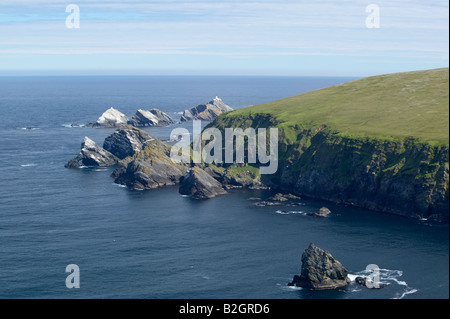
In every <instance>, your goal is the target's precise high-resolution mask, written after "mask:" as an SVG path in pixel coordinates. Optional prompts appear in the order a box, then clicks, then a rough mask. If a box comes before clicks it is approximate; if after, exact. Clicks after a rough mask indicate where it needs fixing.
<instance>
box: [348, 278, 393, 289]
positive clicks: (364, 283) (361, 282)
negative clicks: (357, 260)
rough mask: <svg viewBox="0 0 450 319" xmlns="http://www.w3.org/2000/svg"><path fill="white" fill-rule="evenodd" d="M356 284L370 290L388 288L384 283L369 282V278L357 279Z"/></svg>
mask: <svg viewBox="0 0 450 319" xmlns="http://www.w3.org/2000/svg"><path fill="white" fill-rule="evenodd" d="M355 283H357V284H358V285H360V286H364V287H366V288H369V289H382V288H384V287H386V285H385V284H383V283H374V282H372V280H368V278H367V277H356V278H355Z"/></svg>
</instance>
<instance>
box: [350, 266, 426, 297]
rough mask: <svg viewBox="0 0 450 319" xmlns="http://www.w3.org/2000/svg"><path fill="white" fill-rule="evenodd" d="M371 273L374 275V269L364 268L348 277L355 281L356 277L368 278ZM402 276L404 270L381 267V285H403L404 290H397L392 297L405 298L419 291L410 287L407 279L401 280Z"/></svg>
mask: <svg viewBox="0 0 450 319" xmlns="http://www.w3.org/2000/svg"><path fill="white" fill-rule="evenodd" d="M370 275H372V271H370V270H363V271H360V272H357V273H355V274H348V278H349V279H350V280H351V281H352V282H354V281H355V279H356V277H365V278H367V277H369V276H370ZM401 276H403V271H402V270H394V269H385V268H380V269H379V284H380V285H381V286H388V285H398V286H402V287H403V290H402V291H401V292H396V295H395V296H394V297H392V299H403V298H404V297H405V296H406V295H410V294H414V293H416V292H417V291H418V290H417V289H415V288H411V287H409V286H408V283H407V282H406V281H404V280H399V278H400V277H401Z"/></svg>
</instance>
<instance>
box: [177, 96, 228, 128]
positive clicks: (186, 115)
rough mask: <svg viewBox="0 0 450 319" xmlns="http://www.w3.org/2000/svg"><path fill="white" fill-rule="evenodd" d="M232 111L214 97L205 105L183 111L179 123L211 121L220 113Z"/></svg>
mask: <svg viewBox="0 0 450 319" xmlns="http://www.w3.org/2000/svg"><path fill="white" fill-rule="evenodd" d="M232 110H233V109H232V108H231V107H229V106H228V105H226V104H225V103H223V101H222V100H221V99H220V98H218V97H217V96H216V98H215V99H213V100H212V101H210V102H209V103H206V104H200V105H197V106H195V107H193V108H191V109H188V110H185V111H184V112H183V116H182V117H181V121H182V122H185V121H192V120H203V121H213V120H214V119H215V118H216V117H218V116H219V115H220V114H222V113H226V112H229V111H232Z"/></svg>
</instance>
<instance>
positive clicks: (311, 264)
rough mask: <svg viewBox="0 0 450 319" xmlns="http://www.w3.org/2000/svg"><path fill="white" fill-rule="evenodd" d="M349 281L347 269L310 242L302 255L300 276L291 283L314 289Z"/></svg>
mask: <svg viewBox="0 0 450 319" xmlns="http://www.w3.org/2000/svg"><path fill="white" fill-rule="evenodd" d="M349 282H350V279H349V278H348V271H347V269H345V268H344V266H342V264H341V263H340V262H339V261H337V260H336V259H334V257H333V256H332V255H331V254H330V253H329V252H328V251H326V250H324V249H322V248H319V247H317V246H315V245H314V244H310V245H309V247H308V248H307V249H306V250H305V251H304V252H303V255H302V269H301V274H300V276H294V279H293V281H292V283H291V285H295V286H298V287H303V288H309V289H314V290H325V289H336V288H340V287H344V286H346V285H347V284H348V283H349Z"/></svg>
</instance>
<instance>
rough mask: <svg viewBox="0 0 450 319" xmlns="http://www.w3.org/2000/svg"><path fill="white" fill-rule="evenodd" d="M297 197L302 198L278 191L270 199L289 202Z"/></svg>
mask: <svg viewBox="0 0 450 319" xmlns="http://www.w3.org/2000/svg"><path fill="white" fill-rule="evenodd" d="M297 199H301V198H300V197H299V196H296V195H293V194H282V193H277V194H275V195H274V196H272V197H270V198H269V200H271V201H276V202H288V201H289V200H297Z"/></svg>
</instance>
